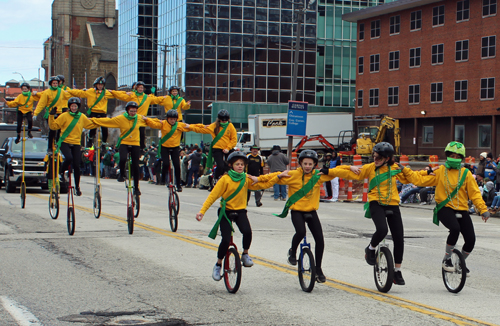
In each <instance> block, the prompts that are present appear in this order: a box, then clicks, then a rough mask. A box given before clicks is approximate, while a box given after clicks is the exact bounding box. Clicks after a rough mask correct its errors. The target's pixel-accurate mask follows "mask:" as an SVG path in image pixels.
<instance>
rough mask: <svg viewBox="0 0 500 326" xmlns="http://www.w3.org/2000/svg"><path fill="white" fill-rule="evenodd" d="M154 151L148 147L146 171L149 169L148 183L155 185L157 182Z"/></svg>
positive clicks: (152, 147) (151, 147)
mask: <svg viewBox="0 0 500 326" xmlns="http://www.w3.org/2000/svg"><path fill="white" fill-rule="evenodd" d="M156 154H157V152H156V149H155V148H154V146H150V147H149V151H148V156H149V159H148V169H149V176H150V180H149V183H156V182H157V180H156V174H155V171H154V169H155V163H156Z"/></svg>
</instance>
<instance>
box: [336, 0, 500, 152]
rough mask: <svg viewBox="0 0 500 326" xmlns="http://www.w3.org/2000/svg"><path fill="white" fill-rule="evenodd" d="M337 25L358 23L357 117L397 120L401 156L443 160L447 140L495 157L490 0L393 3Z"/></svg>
mask: <svg viewBox="0 0 500 326" xmlns="http://www.w3.org/2000/svg"><path fill="white" fill-rule="evenodd" d="M343 19H344V20H346V21H349V22H357V23H358V28H357V39H358V46H357V47H358V51H357V66H358V68H357V82H356V92H357V105H356V115H357V116H363V117H366V116H373V115H389V116H390V117H393V118H397V119H399V120H400V128H401V136H402V138H401V151H402V153H404V154H436V155H440V156H441V157H443V156H444V152H443V150H444V147H445V146H446V144H447V143H448V142H449V141H452V140H456V141H460V142H463V143H464V144H465V147H466V148H467V153H468V155H472V156H476V157H477V156H478V155H479V153H481V152H485V151H486V152H490V151H492V152H493V153H494V154H498V153H499V149H500V148H499V147H498V145H499V144H500V143H499V139H498V135H497V130H498V127H499V126H498V122H499V121H498V119H497V116H498V115H499V114H500V105H499V103H498V99H499V96H500V93H499V86H498V85H499V82H498V80H496V76H497V75H498V73H499V68H500V67H499V65H498V62H497V60H496V40H497V34H498V31H499V20H498V16H497V3H496V1H493V0H480V1H469V0H459V1H457V0H442V1H438V0H413V1H412V0H409V1H404V2H403V1H397V2H393V3H389V4H385V5H383V6H379V7H376V8H370V9H365V10H361V11H358V12H354V13H350V14H346V15H344V16H343ZM367 123H368V122H367ZM359 126H360V127H362V126H363V123H362V122H360V124H359Z"/></svg>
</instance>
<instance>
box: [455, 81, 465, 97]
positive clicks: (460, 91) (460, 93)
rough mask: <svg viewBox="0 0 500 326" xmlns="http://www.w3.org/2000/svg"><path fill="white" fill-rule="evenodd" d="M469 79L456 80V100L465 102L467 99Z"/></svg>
mask: <svg viewBox="0 0 500 326" xmlns="http://www.w3.org/2000/svg"><path fill="white" fill-rule="evenodd" d="M467 88H468V82H467V80H456V81H455V102H465V101H467V91H468V90H467Z"/></svg>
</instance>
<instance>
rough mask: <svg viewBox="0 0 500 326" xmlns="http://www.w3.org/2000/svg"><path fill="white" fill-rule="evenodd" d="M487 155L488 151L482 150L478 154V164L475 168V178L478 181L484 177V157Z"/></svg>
mask: <svg viewBox="0 0 500 326" xmlns="http://www.w3.org/2000/svg"><path fill="white" fill-rule="evenodd" d="M487 156H488V153H486V152H482V153H481V154H480V155H479V164H478V165H477V169H476V178H477V181H478V182H482V181H483V179H484V170H485V169H486V157H487Z"/></svg>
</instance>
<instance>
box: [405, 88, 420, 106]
mask: <svg viewBox="0 0 500 326" xmlns="http://www.w3.org/2000/svg"><path fill="white" fill-rule="evenodd" d="M418 103H420V85H410V86H409V87H408V104H418Z"/></svg>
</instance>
